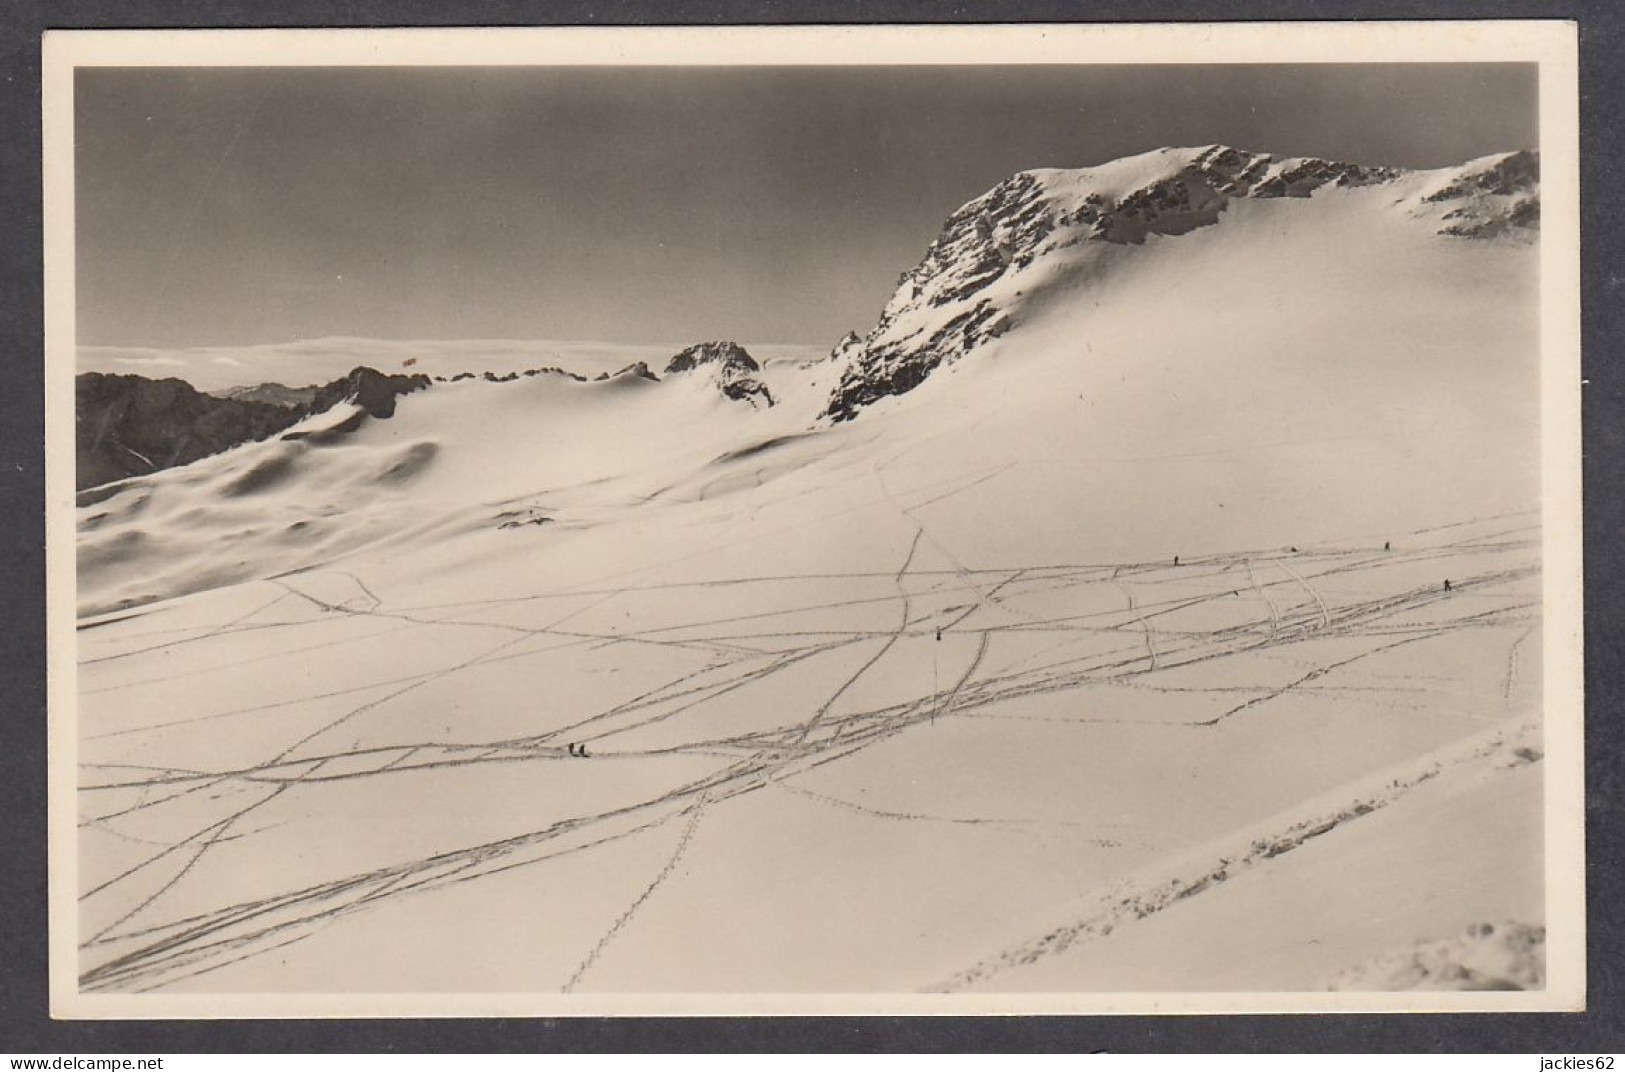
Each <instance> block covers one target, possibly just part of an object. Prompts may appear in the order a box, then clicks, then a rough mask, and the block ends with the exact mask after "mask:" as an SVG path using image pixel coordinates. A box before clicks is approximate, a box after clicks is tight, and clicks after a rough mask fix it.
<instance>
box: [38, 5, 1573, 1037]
mask: <svg viewBox="0 0 1625 1072" xmlns="http://www.w3.org/2000/svg"><path fill="white" fill-rule="evenodd" d="M1574 76H1575V75H1574V33H1573V28H1572V26H1569V25H1566V24H1561V23H1500V24H1461V23H1411V24H1382V23H1371V24H1340V25H1334V24H1321V25H1315V24H1283V25H1278V26H1271V25H1268V24H1258V25H1246V26H1243V25H1231V26H1223V25H1208V26H1202V25H1186V26H1178V27H1176V26H1117V27H1090V26H1029V27H992V26H988V27H954V28H901V27H872V28H857V27H846V28H836V27H822V28H821V27H799V28H786V29H776V30H773V29H750V28H745V29H740V28H736V29H689V30H635V29H596V28H590V29H573V30H529V31H520V30H484V31H473V30H467V31H431V30H419V31H352V32H343V31H275V32H254V31H219V32H189V31H176V32H164V33H121V32H113V31H93V32H60V33H52V34H51V35H49V37H48V39H47V43H46V76H45V109H46V111H45V129H46V146H45V151H46V156H45V164H46V184H47V210H48V211H47V247H46V256H47V276H48V279H47V286H48V294H47V297H48V327H47V330H48V353H47V356H48V370H47V373H48V395H47V414H48V418H49V422H50V423H49V444H48V457H49V460H50V465H51V469H50V474H49V478H50V481H51V485H50V486H51V496H50V498H51V502H50V517H49V525H50V556H51V560H52V575H51V593H50V598H51V610H52V622H51V627H52V633H51V659H52V686H51V687H52V697H51V714H52V739H51V748H52V783H51V794H52V833H51V837H52V861H51V880H52V908H53V931H52V969H53V972H52V991H53V1012H54V1014H55V1015H57V1016H63V1017H71V1018H87V1017H88V1018H97V1017H136V1018H140V1017H224V1016H233V1017H242V1016H323V1015H337V1016H361V1015H367V1016H374V1015H391V1016H442V1015H604V1014H617V1015H623V1014H624V1015H640V1014H641V1015H648V1014H674V1013H675V1014H708V1015H709V1014H724V1015H746V1014H755V1013H832V1014H844V1013H860V1012H862V1013H875V1012H883V1013H1079V1012H1101V1013H1105V1012H1122V1011H1136V1012H1148V1011H1155V1012H1162V1011H1166V1012H1229V1011H1237V1012H1239V1011H1283V1012H1284V1011H1315V1010H1328V1011H1330V1010H1338V1011H1436V1010H1437V1011H1503V1012H1504V1011H1535V1010H1576V1009H1579V1008H1582V1007H1583V1005H1584V993H1583V981H1584V904H1583V881H1584V866H1585V865H1584V859H1583V856H1582V851H1581V849H1582V841H1583V839H1582V831H1581V810H1580V803H1579V802H1580V794H1581V790H1582V786H1581V784H1580V783H1581V726H1582V700H1581V694H1580V651H1579V621H1580V614H1579V606H1580V575H1579V538H1580V537H1579V527H1578V525H1579V476H1578V473H1579V450H1578V420H1577V412H1578V401H1577V391H1578V382H1579V379H1578V368H1579V365H1578V312H1577V296H1576V279H1577V250H1578V232H1577V200H1578V199H1577V179H1576V176H1577V154H1578V146H1577V137H1576V133H1575V127H1574V122H1575V110H1576V105H1577V97H1576V93H1575V85H1574Z"/></svg>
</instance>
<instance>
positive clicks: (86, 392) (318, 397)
mask: <svg viewBox="0 0 1625 1072" xmlns="http://www.w3.org/2000/svg"><path fill="white" fill-rule="evenodd" d="M429 385H430V380H429V377H427V376H423V375H416V376H387V375H385V374H383V373H381V372H378V371H377V370H376V369H371V368H367V367H364V366H363V367H360V368H356V369H354V370H353V371H351V372H350V374H349V375H348V376H345V377H343V378H342V379H338V380H334V381H333V382H331V383H329V384H325V385H323V386H321V387H317V388H308V389H301V390H309V391H311V392H312V393H311V397H310V400H309V401H308V402H307V403H305V404H303V405H299V406H286V405H273V404H270V403H267V402H260V401H249V400H246V399H242V398H221V397H217V396H215V395H209V394H204V393H203V392H201V391H198V390H197V389H196V388H194V387H193V386H192V385H191V384H189V383H187V382H185V381H184V380H175V379H169V380H149V379H147V378H146V377H144V376H121V375H115V374H109V373H101V372H86V373H82V374H81V375H80V376H78V377H77V379H76V380H75V383H74V388H75V410H76V422H77V437H76V438H77V444H76V452H75V453H76V468H75V474H74V484H75V487H76V488H79V489H83V488H89V487H95V486H97V485H99V484H106V483H108V482H110V481H114V480H122V479H124V478H126V477H131V476H139V475H142V474H145V473H153V472H157V471H158V470H160V469H168V468H172V467H173V466H177V465H186V464H188V463H190V462H194V461H197V460H198V459H199V458H204V457H208V456H209V455H211V454H218V453H220V452H221V451H223V450H229V449H231V448H232V447H235V446H237V445H238V444H241V443H247V442H251V441H253V440H259V439H265V438H266V437H268V436H271V435H274V434H276V433H277V432H280V431H282V430H284V429H286V428H287V427H289V426H290V425H292V424H294V423H296V422H298V421H300V420H302V419H304V418H305V417H308V416H310V415H311V414H313V413H321V412H323V411H325V410H328V409H331V408H332V407H333V406H334V405H336V404H338V403H340V402H354V403H355V404H356V405H357V406H359V407H360V408H361V410H362V411H363V412H364V413H365V414H367V415H369V416H372V417H391V416H394V413H395V400H396V399H397V398H398V397H400V396H401V395H403V394H408V393H410V392H412V391H418V390H422V389H423V388H425V387H428V386H429ZM264 386H266V385H261V387H264ZM271 386H276V385H271ZM254 390H256V391H258V390H260V388H255V389H254ZM358 423H359V422H358ZM290 434H292V433H290Z"/></svg>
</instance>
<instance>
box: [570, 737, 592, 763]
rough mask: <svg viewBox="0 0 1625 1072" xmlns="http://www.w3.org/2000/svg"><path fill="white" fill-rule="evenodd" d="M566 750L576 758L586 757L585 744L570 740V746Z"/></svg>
mask: <svg viewBox="0 0 1625 1072" xmlns="http://www.w3.org/2000/svg"><path fill="white" fill-rule="evenodd" d="M566 751H568V752H569V753H570V754H571V755H572V756H575V757H576V758H577V759H587V758H588V756H587V746H586V745H584V744H576V743H575V742H574V741H572V742H570V746H569V748H567V749H566Z"/></svg>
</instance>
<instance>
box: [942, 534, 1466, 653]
mask: <svg viewBox="0 0 1625 1072" xmlns="http://www.w3.org/2000/svg"><path fill="white" fill-rule="evenodd" d="M1382 549H1383V550H1384V551H1392V550H1393V549H1394V542H1393V541H1392V540H1384V541H1382ZM1287 550H1288V551H1290V552H1292V553H1293V554H1297V553H1298V549H1297V548H1296V547H1289V548H1287ZM1174 565H1176V566H1177V565H1179V556H1178V555H1175V556H1174ZM1444 590H1445V591H1446V592H1450V591H1454V589H1452V588H1451V587H1450V578H1449V577H1446V578H1445V579H1444ZM1230 594H1231V595H1236V594H1237V593H1235V592H1231V593H1230ZM937 639H938V640H941V639H942V633H941V632H940V631H939V632H938V633H937Z"/></svg>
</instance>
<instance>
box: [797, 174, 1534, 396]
mask: <svg viewBox="0 0 1625 1072" xmlns="http://www.w3.org/2000/svg"><path fill="white" fill-rule="evenodd" d="M1410 174H1413V173H1408V172H1405V171H1402V170H1400V169H1397V168H1390V167H1374V166H1367V165H1362V164H1350V163H1341V162H1337V161H1332V160H1324V159H1320V158H1315V157H1294V158H1281V157H1276V156H1274V155H1271V154H1269V153H1257V152H1248V151H1246V150H1242V149H1236V148H1232V147H1230V146H1226V145H1206V146H1200V147H1196V148H1169V149H1157V150H1154V151H1152V152H1148V153H1141V154H1139V155H1137V156H1130V157H1125V158H1123V159H1121V160H1114V161H1111V162H1110V163H1106V164H1101V165H1099V166H1096V167H1088V168H1075V169H1061V168H1040V169H1034V170H1030V171H1022V172H1018V173H1016V174H1015V175H1012V176H1011V177H1010V178H1008V179H1005V180H1004V181H1003V182H1000V183H999V184H998V185H996V186H994V187H993V188H992V189H990V190H989V191H987V193H985V194H983V195H981V196H980V197H977V198H975V199H974V200H972V201H970V202H968V203H967V204H965V205H964V206H962V207H961V208H959V209H958V210H957V211H955V212H954V213H953V214H952V215H950V216H949V217H948V219H947V221H946V223H944V225H943V228H942V231H941V233H940V234H938V236H937V237H936V239H935V240H933V241H932V243H931V244H930V246H929V247H928V248H927V249H926V252H925V255H924V256H923V257H922V258H921V260H920V262H919V263H918V264H916V265H915V266H914V267H913V268H910V269H909V270H908V271H906V272H904V273H903V275H902V277H901V278H900V279H899V280H898V286H897V290H896V291H895V292H894V293H893V295H892V298H891V300H890V301H889V302H888V303H887V304H886V307H885V309H884V310H883V311H882V312H881V316H880V321H879V323H878V324H877V325H876V326H875V328H874V330H873V331H871V332H870V333H869V335H868V336H867V337H866V338H864V339H862V340H859V341H849V340H848V339H843V340H842V342H841V343H840V344H839V345H838V346H837V348H836V353H837V354H839V355H841V356H843V357H846V358H848V363H847V368H846V371H845V372H844V373H843V375H842V378H841V381H840V383H839V384H838V385H837V386H836V388H835V391H834V393H833V394H832V396H831V398H830V401H829V404H828V406H827V407H826V409H825V411H824V415H825V416H828V417H830V418H832V419H834V420H837V421H842V420H850V419H851V418H852V417H854V416H856V414H857V413H858V411H859V410H860V409H862V408H863V407H864V406H867V405H869V404H871V403H872V402H875V401H877V400H878V399H880V398H884V397H886V396H888V395H896V394H902V393H904V392H906V391H909V390H912V389H913V388H914V387H916V386H918V385H919V384H920V383H921V382H923V381H924V379H925V378H926V377H927V376H928V375H930V373H931V372H932V370H934V369H935V368H936V367H937V366H938V365H941V364H943V363H945V362H951V361H954V360H957V359H958V358H959V357H960V356H962V355H964V354H965V353H967V352H969V351H971V350H974V349H976V348H977V347H978V346H981V345H982V344H984V343H985V342H987V341H988V340H990V339H993V338H996V337H998V336H999V335H1001V334H1003V333H1004V332H1006V331H1008V330H1010V329H1011V328H1012V327H1014V326H1016V325H1017V323H1018V322H1019V320H1020V317H1021V315H1022V312H1023V309H1024V308H1025V307H1026V306H1028V304H1029V303H1030V300H1031V297H1032V295H1033V294H1034V293H1036V292H1040V291H1043V290H1045V289H1047V288H1049V287H1051V286H1053V285H1054V282H1055V280H1056V279H1057V278H1058V276H1057V272H1058V271H1059V270H1060V269H1061V268H1064V267H1066V266H1068V265H1071V264H1076V263H1079V262H1081V261H1083V260H1085V259H1086V258H1088V257H1090V256H1091V255H1092V251H1099V250H1101V249H1103V248H1104V247H1106V246H1112V245H1116V246H1134V245H1142V244H1144V243H1145V242H1146V241H1147V240H1148V238H1149V237H1150V236H1152V235H1160V236H1177V235H1183V234H1186V233H1188V232H1190V231H1194V230H1197V229H1198V228H1204V227H1209V226H1213V225H1214V224H1217V223H1218V222H1219V220H1220V218H1221V216H1222V215H1223V213H1224V212H1225V210H1226V209H1227V208H1228V206H1229V205H1230V203H1231V202H1232V201H1235V200H1237V199H1240V198H1250V199H1269V198H1307V197H1310V196H1312V195H1314V194H1315V193H1316V192H1317V191H1320V190H1322V189H1325V188H1353V187H1362V186H1372V185H1378V184H1383V183H1391V182H1394V181H1396V180H1399V179H1401V178H1404V177H1406V176H1407V175H1410ZM1426 174H1434V173H1426ZM1437 174H1438V175H1440V176H1443V177H1442V178H1441V179H1440V180H1439V182H1438V183H1437V189H1435V190H1433V191H1432V194H1431V197H1429V198H1424V199H1422V200H1424V201H1430V202H1440V203H1443V202H1448V203H1449V204H1448V205H1444V206H1442V207H1444V211H1443V212H1442V213H1441V212H1440V211H1438V210H1436V209H1435V210H1433V212H1432V215H1433V218H1436V219H1437V220H1438V223H1437V224H1436V227H1437V232H1438V233H1439V234H1441V235H1455V236H1467V237H1489V236H1493V235H1495V234H1499V233H1503V232H1505V231H1507V230H1511V229H1515V228H1519V227H1528V226H1533V225H1534V224H1535V223H1536V222H1537V221H1538V218H1539V195H1538V190H1537V189H1536V188H1535V179H1536V178H1537V177H1538V163H1537V161H1536V159H1535V156H1534V154H1532V153H1512V154H1505V155H1503V156H1498V157H1490V158H1485V159H1484V160H1481V161H1474V162H1472V163H1471V164H1468V165H1464V166H1463V167H1461V168H1455V169H1445V170H1444V171H1441V172H1439V173H1437ZM1407 190H1409V188H1407ZM1414 197H1415V195H1414V193H1409V192H1408V193H1407V195H1406V197H1405V198H1402V199H1401V200H1402V201H1404V200H1406V199H1407V198H1410V199H1414ZM1416 214H1417V215H1426V213H1423V212H1420V211H1419V212H1417V213H1416Z"/></svg>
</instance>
